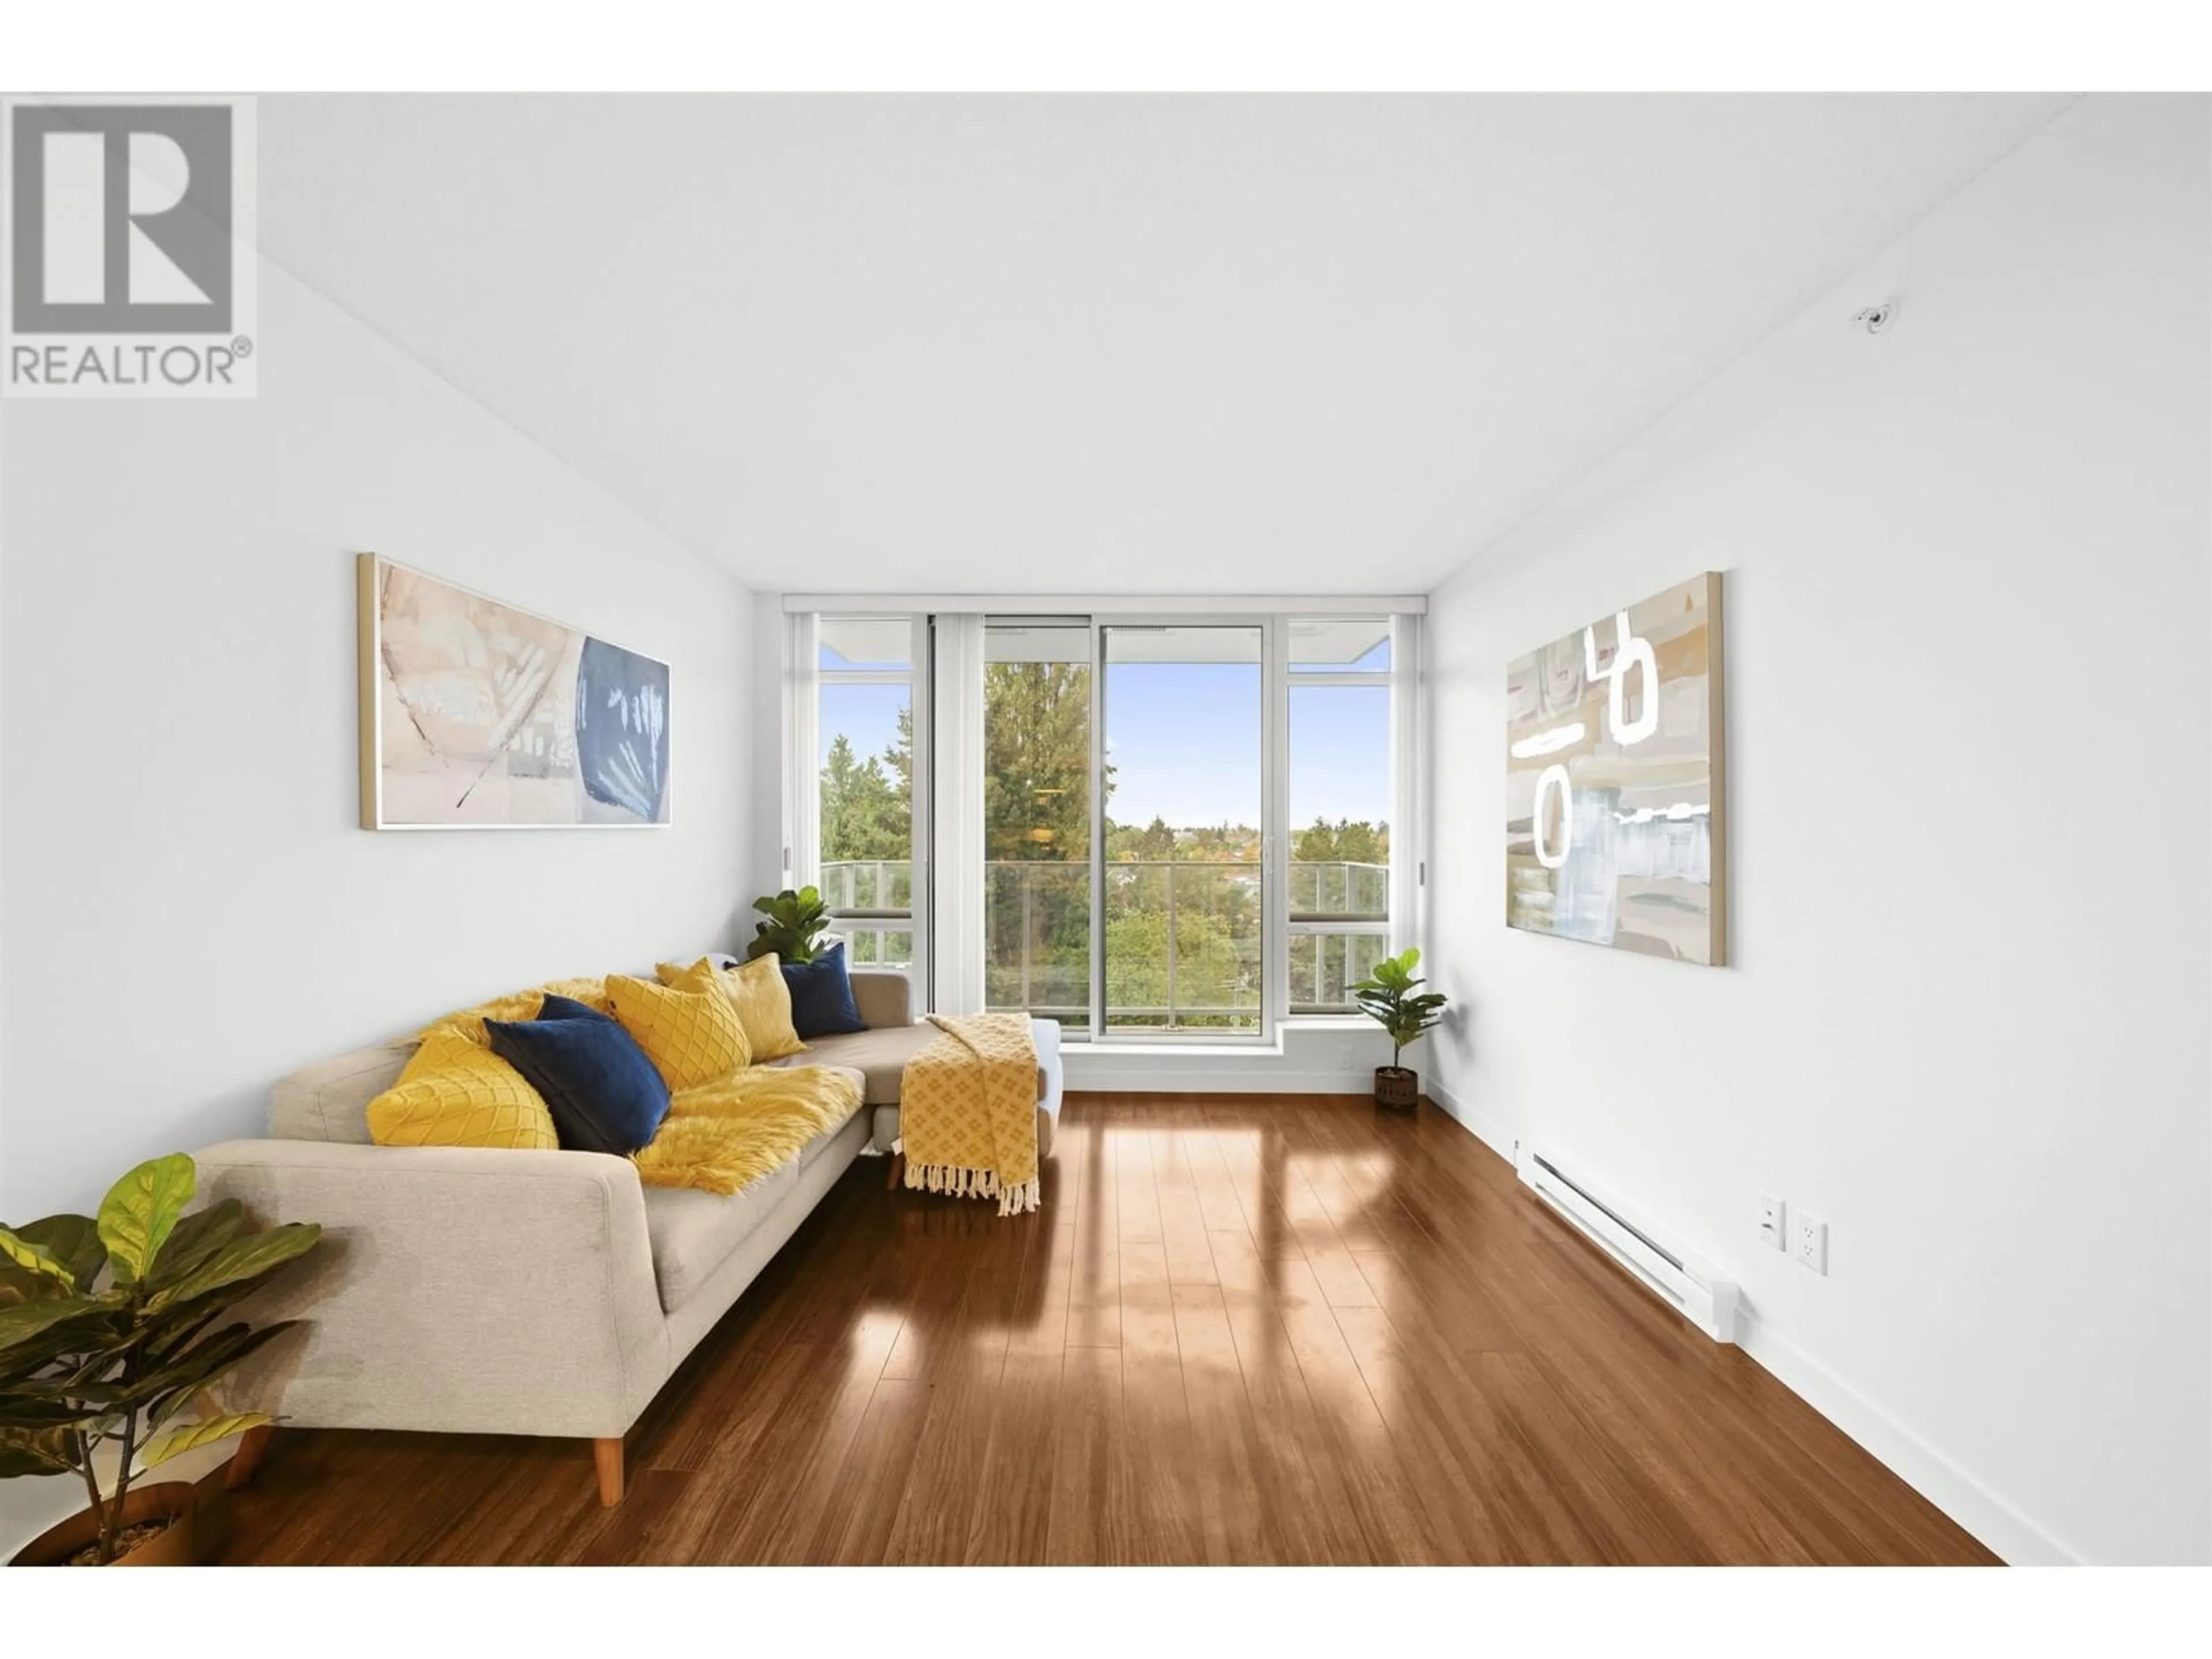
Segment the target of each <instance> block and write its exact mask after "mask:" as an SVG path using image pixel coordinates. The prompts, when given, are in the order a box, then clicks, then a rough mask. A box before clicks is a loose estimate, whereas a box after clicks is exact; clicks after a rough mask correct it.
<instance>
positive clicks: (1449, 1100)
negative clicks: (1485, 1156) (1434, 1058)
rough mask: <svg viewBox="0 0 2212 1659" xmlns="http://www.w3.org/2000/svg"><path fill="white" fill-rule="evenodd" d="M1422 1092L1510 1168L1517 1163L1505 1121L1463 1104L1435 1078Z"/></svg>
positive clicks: (1427, 1082)
mask: <svg viewBox="0 0 2212 1659" xmlns="http://www.w3.org/2000/svg"><path fill="white" fill-rule="evenodd" d="M1421 1092H1422V1093H1423V1094H1425V1095H1426V1096H1427V1097H1429V1098H1430V1099H1431V1100H1432V1101H1434V1102H1435V1103H1437V1108H1438V1109H1440V1110H1442V1111H1443V1115H1445V1116H1446V1117H1449V1118H1450V1119H1452V1120H1453V1121H1455V1122H1456V1123H1458V1124H1459V1126H1460V1127H1462V1128H1463V1129H1465V1130H1466V1131H1467V1132H1468V1133H1469V1134H1471V1135H1473V1136H1474V1138H1475V1139H1477V1140H1479V1141H1480V1142H1481V1143H1482V1144H1483V1145H1484V1146H1487V1147H1489V1148H1490V1150H1491V1151H1492V1152H1495V1153H1497V1154H1498V1157H1500V1158H1504V1160H1505V1161H1506V1162H1507V1163H1508V1164H1511V1163H1513V1162H1514V1161H1515V1158H1514V1145H1513V1139H1514V1137H1513V1131H1512V1128H1511V1127H1510V1125H1508V1124H1507V1123H1505V1122H1504V1121H1503V1120H1502V1119H1499V1118H1497V1117H1494V1116H1492V1115H1490V1114H1488V1113H1486V1112H1478V1111H1477V1110H1475V1109H1474V1106H1473V1105H1471V1104H1470V1103H1468V1102H1466V1101H1463V1100H1462V1099H1461V1098H1460V1097H1458V1096H1457V1095H1455V1094H1454V1093H1452V1091H1450V1090H1449V1089H1447V1088H1446V1087H1444V1085H1443V1083H1442V1082H1441V1081H1439V1080H1438V1079H1436V1078H1425V1079H1423V1080H1422V1083H1421Z"/></svg>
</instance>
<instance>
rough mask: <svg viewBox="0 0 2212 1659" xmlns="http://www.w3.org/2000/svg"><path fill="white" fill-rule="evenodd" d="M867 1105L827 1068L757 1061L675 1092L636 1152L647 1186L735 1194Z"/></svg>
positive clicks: (845, 1078) (843, 1075) (848, 1077)
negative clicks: (657, 1126)
mask: <svg viewBox="0 0 2212 1659" xmlns="http://www.w3.org/2000/svg"><path fill="white" fill-rule="evenodd" d="M858 1110H860V1085H859V1083H857V1082H856V1081H854V1078H853V1075H852V1073H849V1072H839V1071H833V1070H831V1069H830V1068H829V1067H828V1066H749V1067H747V1068H746V1069H745V1070H744V1071H742V1072H738V1073H736V1074H734V1075H733V1076H731V1077H727V1078H724V1079H721V1080H720V1082H715V1083H702V1084H701V1085H698V1086H697V1087H696V1088H692V1089H679V1090H678V1091H676V1093H675V1094H674V1095H672V1096H671V1097H670V1099H669V1106H668V1115H667V1116H666V1117H665V1118H664V1119H662V1120H661V1124H660V1130H659V1133H657V1134H655V1135H654V1136H653V1144H652V1145H651V1146H647V1147H646V1148H645V1149H644V1150H643V1151H641V1152H638V1153H637V1154H636V1155H635V1162H636V1164H637V1174H638V1179H639V1180H641V1181H642V1182H645V1184H646V1185H647V1186H648V1187H696V1188H701V1189H702V1191H705V1192H710V1193H734V1192H737V1191H738V1190H740V1189H741V1188H745V1187H748V1186H750V1185H751V1184H752V1183H753V1182H756V1181H757V1180H759V1179H760V1178H761V1177H762V1176H764V1175H771V1174H773V1173H774V1172H775V1171H776V1170H780V1169H781V1168H782V1167H783V1166H784V1165H785V1164H788V1163H790V1162H791V1160H792V1159H793V1158H797V1157H798V1156H799V1152H800V1150H801V1149H802V1148H804V1147H805V1145H806V1143H807V1142H808V1141H810V1140H811V1139H814V1138H815V1137H816V1136H817V1135H820V1134H826V1133H829V1131H831V1130H833V1129H835V1128H836V1127H839V1126H840V1125H842V1123H844V1122H845V1121H846V1120H847V1119H848V1118H850V1117H851V1116H852V1115H853V1114H854V1112H857V1111H858Z"/></svg>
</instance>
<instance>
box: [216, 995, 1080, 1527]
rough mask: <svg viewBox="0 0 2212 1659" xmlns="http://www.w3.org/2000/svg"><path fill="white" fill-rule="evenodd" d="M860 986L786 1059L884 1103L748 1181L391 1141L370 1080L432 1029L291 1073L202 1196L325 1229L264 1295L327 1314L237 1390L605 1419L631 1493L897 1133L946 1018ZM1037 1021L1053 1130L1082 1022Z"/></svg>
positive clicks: (403, 1424)
mask: <svg viewBox="0 0 2212 1659" xmlns="http://www.w3.org/2000/svg"><path fill="white" fill-rule="evenodd" d="M853 988H854V999H855V1000H856V1002H857V1003H858V1004H859V1006H860V1015H861V1018H863V1019H864V1020H866V1021H867V1023H868V1024H869V1026H870V1029H869V1030H866V1031H863V1032H858V1033H855V1034H854V1035H852V1036H840V1037H825V1038H822V1039H819V1040H817V1041H816V1042H813V1043H811V1044H810V1045H809V1052H808V1053H806V1054H802V1055H797V1056H794V1057H793V1059H791V1060H787V1061H783V1062H779V1063H781V1064H787V1065H809V1064H812V1065H824V1066H839V1067H842V1068H844V1069H847V1070H849V1071H851V1072H853V1073H855V1074H856V1075H857V1076H858V1077H859V1078H860V1080H861V1084H862V1098H863V1104H862V1108H861V1109H860V1110H859V1111H858V1112H855V1113H854V1115H853V1116H852V1117H851V1118H849V1119H848V1120H847V1121H845V1122H844V1123H843V1124H842V1125H841V1126H840V1127H837V1128H836V1129H835V1130H832V1131H830V1132H829V1133H825V1134H823V1135H821V1136H819V1137H817V1139H815V1140H814V1141H812V1142H811V1144H809V1145H808V1146H806V1148H805V1150H804V1152H801V1154H800V1155H799V1158H797V1159H795V1160H794V1161H793V1162H792V1163H791V1164H786V1165H785V1166H784V1167H783V1168H782V1169H781V1170H776V1171H775V1173H774V1174H772V1175H769V1176H766V1177H764V1178H763V1179H762V1180H760V1181H757V1182H754V1183H753V1184H752V1185H751V1186H750V1187H748V1188H745V1189H744V1191H742V1192H739V1193H737V1194H732V1195H730V1196H727V1197H725V1196H723V1195H721V1194H714V1193H705V1192H698V1191H693V1190H689V1189H677V1188H659V1187H647V1186H644V1185H642V1184H641V1182H639V1180H638V1176H637V1170H636V1167H635V1165H634V1164H631V1163H630V1162H629V1159H627V1158H611V1157H607V1156H605V1155H603V1154H599V1153H594V1152H513V1151H505V1150H486V1149H480V1148H473V1147H441V1146H374V1145H373V1144H371V1143H370V1140H369V1133H368V1115H367V1109H368V1103H369V1101H370V1100H371V1099H372V1098H374V1097H375V1096H376V1095H378V1094H380V1093H381V1092H382V1091H384V1090H386V1089H387V1088H389V1087H391V1086H392V1083H393V1082H394V1081H396V1080H397V1079H398V1075H399V1072H400V1069H401V1067H403V1066H404V1065H405V1064H406V1063H407V1059H408V1056H409V1055H410V1054H411V1053H412V1052H413V1049H414V1043H413V1041H412V1039H411V1038H410V1039H407V1040H404V1041H400V1042H389V1043H384V1044H380V1045H379V1046H377V1047H375V1048H364V1049H359V1050H356V1051H355V1052H354V1053H351V1054H341V1055H339V1056H337V1057H336V1058H335V1059H332V1060H325V1061H322V1062H320V1063H319V1064H317V1065H313V1066H307V1067H306V1068H304V1069H303V1070H301V1071H299V1072H296V1073H294V1074H293V1075H291V1076H290V1077H288V1078H286V1079H283V1081H282V1082H281V1083H279V1084H278V1085H276V1090H275V1091H274V1092H273V1095H272V1097H271V1100H270V1125H269V1132H270V1138H269V1139H264V1140H231V1141H225V1142H223V1143H222V1144H221V1145H219V1146H210V1147H209V1148H207V1149H206V1150H205V1151H204V1152H199V1153H197V1155H196V1156H197V1160H198V1164H199V1170H200V1200H199V1201H200V1202H202V1203H213V1202H216V1201H217V1200H221V1199H224V1198H237V1199H239V1200H242V1201H243V1202H244V1203H245V1204H246V1206H247V1208H248V1209H249V1210H251V1211H252V1212H254V1213H255V1214H256V1215H258V1216H261V1217H264V1218H267V1219H269V1220H272V1221H274V1220H301V1221H319V1222H320V1223H322V1225H323V1230H324V1232H323V1237H324V1243H323V1247H322V1248H321V1249H318V1250H316V1251H315V1253H314V1254H313V1255H312V1256H310V1257H308V1258H307V1260H306V1261H304V1262H303V1263H302V1264H301V1267H300V1268H299V1269H297V1270H295V1272H294V1273H289V1274H287V1275H284V1276H283V1278H281V1279H278V1280H277V1281H276V1282H275V1283H272V1284H271V1285H269V1286H268V1287H267V1288H266V1289H264V1290H263V1291H259V1292H258V1293H257V1294H256V1296H255V1298H254V1300H253V1303H252V1309H251V1313H252V1316H253V1317H255V1318H256V1319H258V1320H269V1319H276V1318H290V1317H299V1318H301V1319H303V1320H305V1321H307V1323H306V1324H305V1325H303V1326H302V1327H301V1328H300V1329H299V1330H298V1331H296V1332H295V1333H292V1334H289V1335H288V1336H286V1337H284V1338H283V1339H280V1340H278V1341H276V1342H275V1343H272V1344H271V1345H270V1346H269V1347H267V1348H265V1349H264V1350H263V1351H262V1352H261V1354H260V1355H258V1356H257V1357H256V1358H255V1359H254V1360H253V1361H252V1362H250V1364H249V1365H248V1367H247V1368H246V1370H243V1371H241V1372H240V1374H239V1375H238V1376H237V1377H236V1379H235V1381H234V1383H231V1384H229V1385H228V1386H227V1387H226V1389H225V1399H226V1403H228V1404H230V1405H231V1406H232V1407H233V1408H234V1409H258V1410H265V1411H272V1412H276V1413H280V1414H281V1415H282V1416H283V1419H284V1420H285V1422H286V1424H287V1425H289V1426H295V1427H302V1428H351V1429H416V1430H429V1431H446V1432H454V1433H495V1434H536V1435H564V1436H575V1437H580V1438H585V1439H589V1440H592V1441H594V1442H595V1443H597V1445H596V1453H597V1456H598V1461H599V1489H600V1496H601V1498H603V1499H604V1500H605V1501H606V1502H608V1503H614V1502H617V1500H619V1498H621V1495H622V1485H623V1474H622V1437H623V1434H624V1433H625V1432H627V1431H628V1430H629V1427H630V1425H632V1424H634V1423H635V1421H636V1420H637V1419H638V1416H639V1414H640V1413H642V1412H643V1411H644V1409H645V1407H646V1406H647V1404H648V1403H649V1402H650V1401H652V1399H653V1395H654V1394H656V1393H657V1392H658V1391H659V1388H660V1385H661V1384H662V1383H664V1382H665V1381H666V1380H667V1378H668V1376H670V1374H671V1372H673V1371H674V1370H675V1369H676V1367H677V1365H678V1364H679V1363H681V1361H682V1360H683V1358H684V1356H685V1355H686V1354H688V1353H689V1352H690V1351H691V1349H692V1348H693V1347H694V1346H696V1345H697V1343H698V1342H699V1340H700V1339H701V1338H702V1337H704V1336H705V1335H706V1334H707V1333H708V1331H709V1330H711V1329H712V1328H714V1324H715V1322H717V1321H718V1320H720V1318H721V1316H722V1315H723V1314H724V1313H726V1311H728V1310H729V1308H730V1306H731V1304H732V1303H734V1302H735V1301H736V1300H737V1299H738V1296H739V1295H740V1294H742V1293H743V1292H744V1289H745V1287H746V1286H747V1285H750V1284H751V1283H752V1281H753V1279H754V1278H755V1277H756V1276H757V1274H758V1273H759V1272H760V1270H761V1269H762V1267H764V1266H765V1265H766V1264H767V1262H768V1261H769V1258H770V1257H771V1256H773V1255H775V1252H776V1251H777V1249H780V1248H781V1246H782V1244H783V1243H784V1242H785V1241H786V1240H787V1239H788V1238H789V1237H791V1235H792V1234H793V1232H794V1231H797V1230H798V1227H799V1223H800V1222H802V1221H804V1220H805V1218H806V1217H807V1215H808V1214H809V1213H810V1212H811V1211H812V1210H813V1208H814V1206H815V1205H816V1204H817V1203H818V1202H820V1201H821V1200H822V1198H823V1195H824V1194H826V1193H828V1192H829V1188H831V1187H832V1186H834V1185H835V1184H836V1182H837V1178H838V1177H839V1176H842V1174H843V1173H844V1172H845V1170H847V1168H848V1166H849V1165H850V1164H852V1162H853V1160H854V1158H857V1157H858V1156H860V1154H861V1153H862V1152H864V1151H868V1150H875V1151H889V1150H890V1146H891V1144H892V1142H893V1141H894V1140H895V1139H896V1136H897V1133H898V1129H897V1112H898V1106H897V1102H898V1081H899V1072H900V1070H901V1068H902V1066H904V1064H905V1060H906V1057H907V1056H908V1054H911V1053H912V1052H913V1051H914V1050H915V1048H920V1047H921V1044H922V1043H923V1042H927V1040H928V1039H929V1037H930V1036H933V1035H934V1028H933V1027H930V1026H928V1025H927V1024H923V1025H915V1024H913V1021H912V1016H911V1013H910V1011H909V1009H908V990H907V981H906V980H905V978H904V977H903V976H902V975H897V974H889V973H866V972H861V973H855V974H854V975H853ZM1034 1024H1035V1026H1036V1036H1037V1042H1038V1054H1037V1058H1038V1066H1037V1073H1038V1109H1037V1111H1038V1117H1037V1129H1038V1146H1039V1150H1040V1152H1049V1151H1050V1150H1051V1145H1052V1134H1053V1131H1054V1127H1055V1125H1056V1123H1057V1121H1058V1116H1059V1111H1060V1089H1061V1083H1060V1043H1059V1036H1060V1033H1059V1028H1058V1027H1057V1026H1054V1025H1052V1024H1050V1023H1049V1022H1047V1021H1037V1022H1035V1023H1034ZM872 1143H874V1144H873V1146H872ZM885 1201H886V1202H890V1201H892V1200H885ZM1009 1225H1018V1224H1012V1223H1010V1224H1009Z"/></svg>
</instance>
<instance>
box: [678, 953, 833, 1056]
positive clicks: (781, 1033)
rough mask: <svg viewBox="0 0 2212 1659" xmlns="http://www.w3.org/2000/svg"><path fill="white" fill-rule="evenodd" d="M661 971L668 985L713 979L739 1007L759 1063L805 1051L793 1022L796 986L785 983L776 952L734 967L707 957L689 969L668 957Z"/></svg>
mask: <svg viewBox="0 0 2212 1659" xmlns="http://www.w3.org/2000/svg"><path fill="white" fill-rule="evenodd" d="M658 971H659V975H660V982H661V983H662V984H663V985H673V986H675V987H678V989H680V990H702V989H704V988H705V987H707V986H708V985H709V984H712V985H714V986H717V987H720V990H721V993H722V994H723V995H724V996H726V997H727V998H729V1000H730V1006H732V1008H735V1009H736V1010H737V1011H738V1023H739V1024H742V1025H743V1026H744V1028H745V1047H747V1048H750V1049H751V1050H752V1054H753V1058H752V1063H753V1064H754V1065H756V1066H764V1065H766V1064H767V1063H768V1062H769V1060H785V1059H787V1058H789V1057H790V1056H791V1055H793V1054H805V1052H806V1045H805V1043H803V1042H800V1041H799V1032H798V1030H797V1029H796V1028H795V1027H793V1024H792V1023H791V987H789V986H788V985H786V984H785V983H784V982H783V969H781V968H780V967H779V966H777V964H776V959H775V956H774V955H773V954H770V955H768V956H764V957H754V958H753V959H752V960H751V961H750V962H748V963H744V965H743V966H741V967H737V968H730V969H721V968H717V967H715V966H714V963H713V962H712V961H710V960H709V959H708V958H707V957H700V958H699V960H698V961H696V962H695V963H692V964H691V965H690V967H688V968H682V967H678V965H677V964H676V963H672V962H664V963H661V964H660V967H659V969H658Z"/></svg>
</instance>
